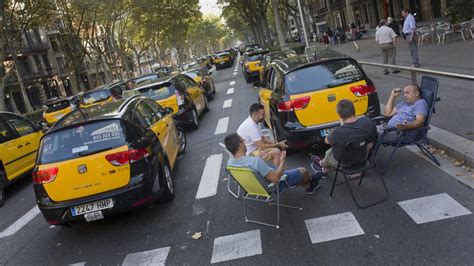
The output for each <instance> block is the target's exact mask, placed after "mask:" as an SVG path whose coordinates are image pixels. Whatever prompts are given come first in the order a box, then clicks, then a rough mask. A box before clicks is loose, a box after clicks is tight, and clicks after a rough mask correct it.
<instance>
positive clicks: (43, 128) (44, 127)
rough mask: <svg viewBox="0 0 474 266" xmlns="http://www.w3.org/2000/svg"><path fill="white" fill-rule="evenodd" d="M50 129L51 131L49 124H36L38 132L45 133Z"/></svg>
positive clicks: (40, 122) (39, 122)
mask: <svg viewBox="0 0 474 266" xmlns="http://www.w3.org/2000/svg"><path fill="white" fill-rule="evenodd" d="M48 129H49V127H48V124H46V123H45V122H42V121H38V122H36V123H35V130H36V131H43V132H45V131H46V130H48Z"/></svg>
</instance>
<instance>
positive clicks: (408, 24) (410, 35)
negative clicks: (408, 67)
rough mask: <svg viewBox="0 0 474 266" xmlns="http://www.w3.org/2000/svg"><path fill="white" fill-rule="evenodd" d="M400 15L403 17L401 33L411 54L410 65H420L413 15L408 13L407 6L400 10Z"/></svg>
mask: <svg viewBox="0 0 474 266" xmlns="http://www.w3.org/2000/svg"><path fill="white" fill-rule="evenodd" d="M402 16H403V17H404V18H405V21H404V22H403V30H402V31H403V34H405V35H406V39H407V41H408V49H409V50H410V54H411V63H412V67H420V61H419V60H418V47H417V45H416V41H417V35H416V20H415V17H414V16H413V15H412V14H410V12H409V11H408V9H407V8H404V9H403V10H402Z"/></svg>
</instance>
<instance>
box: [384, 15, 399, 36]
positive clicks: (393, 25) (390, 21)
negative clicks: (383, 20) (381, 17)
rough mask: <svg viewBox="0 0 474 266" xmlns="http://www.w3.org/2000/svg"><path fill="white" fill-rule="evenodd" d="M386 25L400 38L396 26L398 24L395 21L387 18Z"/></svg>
mask: <svg viewBox="0 0 474 266" xmlns="http://www.w3.org/2000/svg"><path fill="white" fill-rule="evenodd" d="M387 23H388V24H387V25H388V26H389V27H390V28H392V30H393V31H394V32H395V34H397V36H400V27H399V26H398V22H397V21H395V20H394V19H393V18H392V17H388V18H387Z"/></svg>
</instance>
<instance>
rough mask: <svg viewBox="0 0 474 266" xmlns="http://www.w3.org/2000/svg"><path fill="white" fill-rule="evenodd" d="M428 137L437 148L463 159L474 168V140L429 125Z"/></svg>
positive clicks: (457, 158)
mask: <svg viewBox="0 0 474 266" xmlns="http://www.w3.org/2000/svg"><path fill="white" fill-rule="evenodd" d="M428 139H429V140H430V142H431V144H432V145H433V146H435V147H436V148H437V149H443V150H445V151H446V153H447V154H448V155H449V156H451V157H453V158H455V159H456V160H459V161H463V160H464V161H465V163H464V164H465V165H467V166H469V167H471V168H474V158H473V157H474V142H473V141H470V140H468V139H465V138H463V137H460V136H458V135H455V134H453V133H451V132H448V131H446V130H444V129H441V128H438V127H435V126H433V125H431V129H430V130H429V131H428Z"/></svg>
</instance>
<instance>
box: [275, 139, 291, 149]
mask: <svg viewBox="0 0 474 266" xmlns="http://www.w3.org/2000/svg"><path fill="white" fill-rule="evenodd" d="M277 144H278V148H280V150H283V151H284V150H286V149H287V148H288V145H286V140H284V141H280V142H278V143H277Z"/></svg>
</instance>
